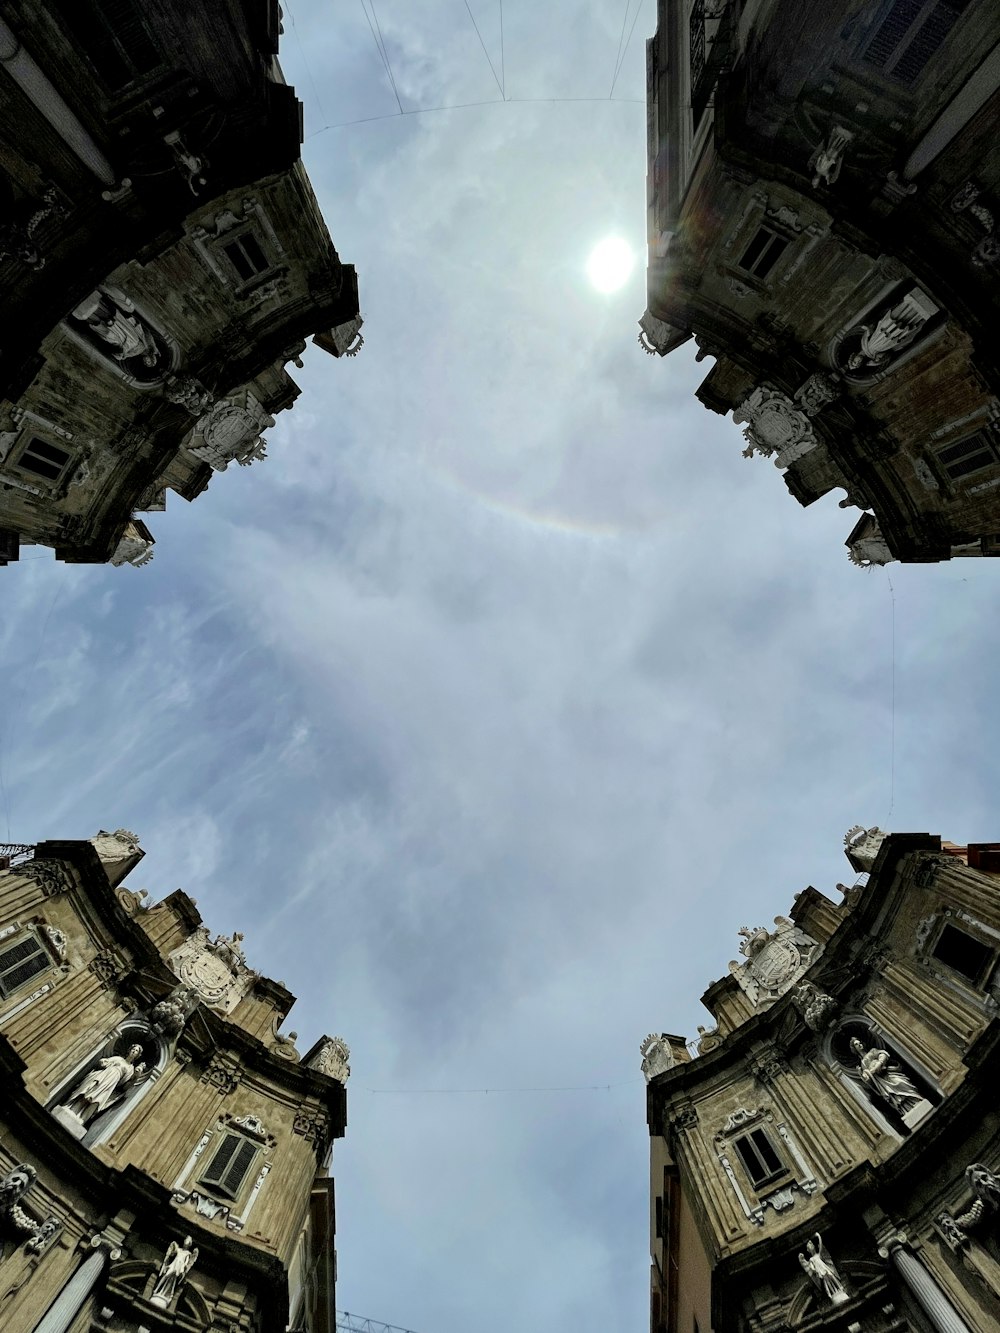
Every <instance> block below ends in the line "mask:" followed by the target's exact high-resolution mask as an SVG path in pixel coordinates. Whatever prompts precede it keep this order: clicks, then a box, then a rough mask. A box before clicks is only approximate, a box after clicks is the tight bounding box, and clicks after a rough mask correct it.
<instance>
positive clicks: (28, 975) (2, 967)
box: [0, 931, 52, 999]
mask: <svg viewBox="0 0 1000 1333" xmlns="http://www.w3.org/2000/svg"><path fill="white" fill-rule="evenodd" d="M51 966H52V959H51V958H50V957H49V954H48V951H47V950H46V948H45V946H44V945H43V944H42V942H41V940H40V939H39V938H38V936H37V935H35V934H34V933H33V932H30V931H29V932H27V933H26V934H24V935H22V936H21V938H20V939H18V940H15V941H14V943H13V944H7V945H0V997H2V998H3V999H6V998H7V996H8V995H11V994H12V993H13V992H14V991H16V990H19V989H20V987H21V986H25V985H27V983H28V982H29V981H31V980H32V978H33V977H37V976H38V975H39V973H41V972H45V971H47V969H48V968H50V967H51Z"/></svg>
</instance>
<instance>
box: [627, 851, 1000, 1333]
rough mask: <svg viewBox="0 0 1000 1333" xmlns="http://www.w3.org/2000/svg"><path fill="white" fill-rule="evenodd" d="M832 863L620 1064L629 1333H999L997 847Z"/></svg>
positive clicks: (749, 934) (874, 855) (863, 856)
mask: <svg viewBox="0 0 1000 1333" xmlns="http://www.w3.org/2000/svg"><path fill="white" fill-rule="evenodd" d="M846 850H847V855H848V858H849V859H850V861H851V864H852V866H853V867H854V868H855V869H856V870H857V871H859V872H860V873H859V875H858V878H857V881H856V882H855V883H854V884H852V885H851V886H850V887H848V886H846V885H838V886H837V887H838V889H839V890H840V891H841V893H842V901H841V902H839V903H834V902H832V901H831V900H830V899H829V898H827V897H826V896H825V895H823V894H821V893H819V892H817V890H816V889H814V888H806V889H804V890H803V891H802V892H801V893H800V894H799V895H798V896H797V897H796V899H795V901H794V903H793V905H792V908H791V911H790V914H789V915H788V916H787V917H784V916H779V917H776V918H775V924H774V927H773V928H768V927H765V926H756V927H743V928H742V929H741V930H740V932H739V933H740V936H741V937H742V940H741V944H740V954H741V959H740V961H739V962H732V963H730V966H729V971H728V973H727V974H726V976H725V977H723V978H722V980H720V981H717V982H715V983H714V984H713V985H711V986H710V987H709V988H708V990H707V991H706V993H705V995H704V996H703V1002H704V1004H705V1005H706V1006H707V1008H708V1009H709V1010H710V1011H711V1012H712V1014H713V1016H714V1019H715V1026H714V1027H713V1028H712V1029H711V1030H706V1029H704V1028H702V1029H701V1030H700V1037H699V1039H698V1041H697V1043H696V1048H697V1054H696V1055H695V1056H692V1055H691V1054H690V1052H689V1048H688V1044H687V1043H686V1042H685V1040H684V1039H683V1038H682V1037H677V1036H673V1035H671V1034H669V1033H659V1034H655V1033H654V1034H651V1035H650V1036H649V1037H647V1038H646V1041H645V1042H644V1043H643V1046H642V1053H643V1071H644V1073H645V1076H646V1080H647V1085H648V1086H647V1112H648V1115H647V1118H648V1122H649V1133H650V1143H651V1154H650V1161H651V1179H650V1192H651V1218H650V1225H651V1241H650V1245H651V1254H652V1267H651V1272H650V1277H651V1314H650V1328H651V1333H709V1331H710V1330H714V1333H788V1331H789V1330H800V1329H801V1330H820V1329H822V1330H839V1331H840V1333H991V1330H994V1329H996V1328H997V1327H1000V1109H998V1105H997V1098H996V1083H997V1071H998V1067H1000V1063H998V1052H1000V1018H998V1002H1000V844H997V843H993V844H980V845H970V846H968V847H957V846H954V845H953V844H950V843H946V842H945V843H943V842H942V841H941V839H940V838H937V837H931V836H928V835H927V834H892V835H886V834H883V833H882V832H881V831H880V830H879V829H877V828H876V829H867V830H866V829H862V828H856V829H852V830H851V831H850V833H849V834H848V836H847V839H846ZM866 875H867V882H863V881H864V880H865V876H866Z"/></svg>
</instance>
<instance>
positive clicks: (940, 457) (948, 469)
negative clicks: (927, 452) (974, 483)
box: [933, 426, 1000, 486]
mask: <svg viewBox="0 0 1000 1333" xmlns="http://www.w3.org/2000/svg"><path fill="white" fill-rule="evenodd" d="M963 445H964V446H966V448H965V449H964V451H963V452H961V453H959V454H958V455H957V457H954V458H951V459H948V458H946V455H947V454H949V453H953V452H954V451H955V450H957V449H962V446H963ZM933 454H934V462H935V463H936V464H937V466H938V468H939V469H940V470H941V472H942V473H943V474H944V476H945V478H946V480H947V481H948V482H949V483H950V484H951V485H953V486H960V485H962V484H963V483H964V482H966V481H968V480H969V479H970V478H971V477H978V476H979V475H980V474H981V473H983V472H988V471H989V470H990V468H995V467H996V466H997V463H998V462H1000V450H998V448H997V443H996V440H995V439H994V436H993V432H992V431H991V430H990V428H989V427H988V426H980V427H979V429H978V430H974V431H972V432H970V433H969V434H968V435H963V436H962V437H961V438H960V439H957V440H949V441H948V442H947V443H942V442H937V443H935V446H934V450H933ZM979 457H983V458H987V457H988V459H989V461H988V462H984V463H981V464H979V465H978V466H976V467H970V468H966V469H965V470H964V471H953V470H952V469H953V468H954V467H956V465H959V464H962V463H968V462H969V461H970V460H974V459H977V458H979Z"/></svg>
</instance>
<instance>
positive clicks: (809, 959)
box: [729, 916, 820, 1006]
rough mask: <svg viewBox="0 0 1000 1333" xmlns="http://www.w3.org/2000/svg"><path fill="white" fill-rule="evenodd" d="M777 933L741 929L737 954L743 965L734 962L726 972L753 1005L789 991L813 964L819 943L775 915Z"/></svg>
mask: <svg viewBox="0 0 1000 1333" xmlns="http://www.w3.org/2000/svg"><path fill="white" fill-rule="evenodd" d="M774 923H775V925H776V926H777V930H773V931H769V930H768V929H767V928H766V927H765V926H754V927H750V926H742V927H741V928H740V931H739V933H740V934H741V935H742V936H743V941H742V943H741V944H740V953H741V954H743V956H744V958H745V959H746V962H745V963H742V964H740V963H737V962H736V961H735V960H734V961H733V962H731V963H730V964H729V971H730V972H731V973H732V975H733V976H734V977H735V978H736V980H737V982H738V983H739V985H740V987H741V989H742V990H744V991H745V992H746V994H747V995H748V996H749V998H750V1002H751V1003H752V1004H753V1005H755V1006H759V1005H763V1004H772V1003H773V1002H774V1001H775V1000H776V999H778V997H779V996H780V995H784V993H785V992H786V991H787V990H789V989H790V988H791V987H792V986H793V985H794V984H795V983H796V982H797V981H798V980H799V978H800V977H801V976H802V974H803V973H804V972H805V971H806V969H807V968H808V967H810V966H811V964H812V963H813V962H814V961H815V959H816V957H817V955H818V952H819V947H820V946H819V944H818V943H817V941H816V940H814V939H813V938H812V936H811V935H807V934H806V933H805V931H802V930H800V929H799V928H798V926H796V925H795V923H794V922H793V921H790V920H789V919H788V917H785V916H776V917H775V918H774Z"/></svg>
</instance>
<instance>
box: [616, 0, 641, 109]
mask: <svg viewBox="0 0 1000 1333" xmlns="http://www.w3.org/2000/svg"><path fill="white" fill-rule="evenodd" d="M641 9H642V0H638V3H637V4H636V7H635V17H634V18H633V19H632V26H631V28H629V30H628V40H627V41H626V43H625V47H624V50H623V51H622V54H621V59H620V60H619V62H618V68H617V69H616V70H615V77H614V78H613V79H612V80H611V92H610V93H609V94H608V101H609V102H610V100H611V95H612V93H614V91H615V84H616V83H617V82H618V75H619V74H620V73H621V72H622V69H623V68H624V65H625V57H626V56H627V55H628V49H629V47H630V46H631V45H632V34H633V33H634V32H635V25H636V22H637V21H638V18H639V12H640V10H641Z"/></svg>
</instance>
